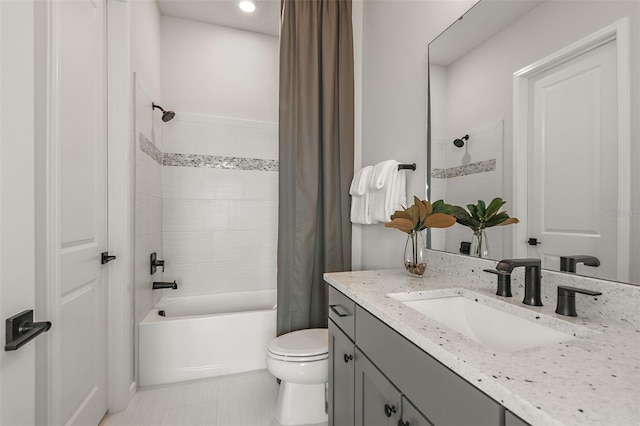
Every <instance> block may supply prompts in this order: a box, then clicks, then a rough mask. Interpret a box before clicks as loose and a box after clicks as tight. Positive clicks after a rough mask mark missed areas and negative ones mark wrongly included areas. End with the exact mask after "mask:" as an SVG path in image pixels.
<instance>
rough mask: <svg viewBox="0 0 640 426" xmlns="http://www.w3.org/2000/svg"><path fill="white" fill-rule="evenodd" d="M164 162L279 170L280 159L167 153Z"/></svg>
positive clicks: (220, 167) (181, 165)
mask: <svg viewBox="0 0 640 426" xmlns="http://www.w3.org/2000/svg"><path fill="white" fill-rule="evenodd" d="M162 164H163V165H164V166H178V167H207V168H212V169H228V170H258V171H262V172H277V171H278V160H263V159H261V158H241V157H219V156H216V155H200V154H171V153H165V154H164V158H163V162H162Z"/></svg>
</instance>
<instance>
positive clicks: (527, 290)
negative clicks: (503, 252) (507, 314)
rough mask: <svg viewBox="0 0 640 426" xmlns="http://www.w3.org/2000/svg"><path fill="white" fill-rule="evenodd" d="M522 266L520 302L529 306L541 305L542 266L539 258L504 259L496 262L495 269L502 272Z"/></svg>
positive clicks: (508, 271)
mask: <svg viewBox="0 0 640 426" xmlns="http://www.w3.org/2000/svg"><path fill="white" fill-rule="evenodd" d="M519 266H524V268H525V270H524V299H523V300H522V303H524V304H525V305H531V306H542V298H541V297H540V282H541V273H540V269H541V268H542V265H541V262H540V259H504V260H501V261H500V262H498V265H497V266H496V270H497V271H498V272H502V273H504V274H511V272H512V271H513V270H514V269H515V268H517V267H519Z"/></svg>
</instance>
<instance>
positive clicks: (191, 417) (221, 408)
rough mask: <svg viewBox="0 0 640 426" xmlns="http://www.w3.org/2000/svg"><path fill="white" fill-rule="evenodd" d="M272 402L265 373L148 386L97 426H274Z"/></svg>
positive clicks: (272, 386)
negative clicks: (126, 406) (125, 405)
mask: <svg viewBox="0 0 640 426" xmlns="http://www.w3.org/2000/svg"><path fill="white" fill-rule="evenodd" d="M277 398H278V384H277V383H276V380H275V378H274V377H273V376H272V375H271V374H269V372H268V371H266V370H260V371H252V372H248V373H241V374H233V375H229V376H221V377H214V378H211V379H204V380H196V381H190V382H183V383H174V384H170V385H160V386H150V387H146V388H141V389H139V390H138V392H137V393H136V395H135V396H134V398H133V400H132V401H131V404H130V405H129V407H128V408H127V409H126V410H125V411H122V412H120V413H116V414H113V415H108V416H107V417H106V418H105V419H103V420H102V422H101V423H100V426H133V425H135V426H143V425H150V426H151V425H153V426H155V425H158V426H162V425H166V426H187V425H189V426H191V425H193V426H195V425H202V426H279V424H278V423H277V422H276V421H275V420H274V419H273V418H274V414H275V407H276V400H277ZM325 425H326V424H325Z"/></svg>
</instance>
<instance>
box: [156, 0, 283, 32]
mask: <svg viewBox="0 0 640 426" xmlns="http://www.w3.org/2000/svg"><path fill="white" fill-rule="evenodd" d="M156 2H157V3H158V7H159V9H160V13H161V14H162V15H165V16H175V17H177V18H184V19H193V20H195V21H201V22H207V23H209V24H216V25H224V26H227V27H232V28H239V29H241V30H247V31H254V32H257V33H262V34H268V35H272V36H277V35H278V28H279V22H280V0H253V2H254V3H255V4H256V10H255V11H254V12H252V13H246V12H243V11H241V10H240V8H239V7H238V3H239V0H156Z"/></svg>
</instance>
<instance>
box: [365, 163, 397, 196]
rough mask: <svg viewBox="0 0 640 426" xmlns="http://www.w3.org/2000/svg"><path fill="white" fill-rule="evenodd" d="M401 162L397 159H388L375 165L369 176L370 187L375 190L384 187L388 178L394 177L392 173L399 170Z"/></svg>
mask: <svg viewBox="0 0 640 426" xmlns="http://www.w3.org/2000/svg"><path fill="white" fill-rule="evenodd" d="M399 164H400V163H399V162H397V161H396V160H386V161H381V162H379V163H378V164H376V165H375V166H373V170H371V175H370V177H369V187H370V188H371V189H373V190H376V189H382V188H383V187H384V186H385V184H386V183H387V180H388V179H389V178H390V177H392V174H391V173H392V172H394V171H396V172H397V171H398V165H399Z"/></svg>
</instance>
